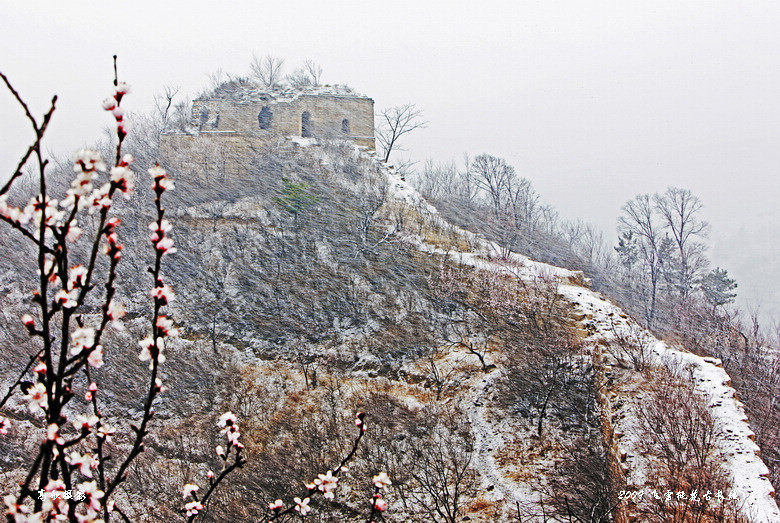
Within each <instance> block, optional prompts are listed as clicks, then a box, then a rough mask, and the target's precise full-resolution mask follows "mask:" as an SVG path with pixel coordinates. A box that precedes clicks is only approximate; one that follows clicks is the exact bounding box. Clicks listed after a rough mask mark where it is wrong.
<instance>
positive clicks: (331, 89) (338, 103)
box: [160, 82, 375, 188]
mask: <svg viewBox="0 0 780 523" xmlns="http://www.w3.org/2000/svg"><path fill="white" fill-rule="evenodd" d="M288 136H303V137H311V138H318V139H325V140H328V139H336V140H340V139H341V140H349V141H352V142H354V143H355V144H357V145H359V146H363V147H366V148H367V149H369V150H373V149H374V147H375V142H374V101H373V100H372V99H371V98H369V97H367V96H362V95H359V94H356V93H354V92H353V91H351V90H350V89H348V88H345V87H343V86H327V85H326V86H311V87H306V88H302V89H279V88H277V89H271V90H267V89H263V88H261V87H259V86H257V85H255V84H250V83H248V82H247V83H232V84H225V85H224V86H221V87H220V88H218V89H216V90H215V91H213V92H212V93H209V94H208V95H204V96H201V97H199V98H197V99H196V100H194V101H193V103H192V113H191V120H190V125H189V126H188V127H187V128H186V129H182V130H177V131H166V132H164V133H163V134H162V135H161V137H160V155H161V157H162V159H163V162H164V163H165V165H166V166H167V167H169V168H171V169H173V170H175V171H177V172H179V173H180V174H182V175H184V176H185V177H186V178H187V179H189V180H192V181H193V182H194V181H195V180H200V181H201V182H206V181H208V182H217V183H223V184H226V185H224V188H227V186H228V185H230V183H238V184H240V183H241V180H245V179H251V178H252V177H253V176H254V175H255V174H256V173H253V170H252V158H253V156H257V154H258V151H260V150H261V149H262V148H263V146H264V145H268V144H271V143H276V142H278V140H280V139H282V140H283V139H284V138H285V137H288Z"/></svg>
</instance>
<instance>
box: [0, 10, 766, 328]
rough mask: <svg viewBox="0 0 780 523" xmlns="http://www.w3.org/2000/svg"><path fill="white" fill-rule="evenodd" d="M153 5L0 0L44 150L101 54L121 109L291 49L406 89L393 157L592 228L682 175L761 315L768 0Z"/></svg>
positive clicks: (75, 139)
mask: <svg viewBox="0 0 780 523" xmlns="http://www.w3.org/2000/svg"><path fill="white" fill-rule="evenodd" d="M66 4H67V5H66ZM157 4H158V2H145V1H134V2H121V3H119V2H67V3H66V2H58V3H54V2H15V3H11V2H4V5H3V6H2V7H0V49H2V55H0V56H1V58H0V70H2V71H3V72H4V73H6V74H7V75H9V76H10V78H11V79H12V80H13V81H14V82H15V84H16V86H17V87H18V88H19V89H20V90H21V91H22V92H23V93H24V95H25V96H26V97H27V99H28V100H30V101H31V102H32V105H33V107H34V108H36V109H37V110H38V111H40V110H42V109H43V108H44V106H45V104H46V102H47V100H48V99H49V98H50V96H51V94H52V93H54V92H56V93H57V94H58V95H60V102H59V109H58V111H57V114H56V116H55V120H54V123H53V125H52V127H51V134H50V136H49V141H48V147H49V148H51V149H52V150H53V151H54V152H56V153H60V154H70V152H72V151H73V150H75V149H77V148H79V147H81V146H83V145H86V144H89V143H90V142H92V141H93V139H95V138H98V137H99V136H100V135H101V132H102V129H103V127H104V126H105V125H107V124H108V123H109V120H108V118H107V117H106V115H105V113H103V112H102V111H101V110H100V108H99V103H100V101H101V100H102V99H103V98H104V97H105V96H106V95H107V94H108V91H109V88H110V80H111V75H112V71H111V55H112V54H113V53H115V52H116V53H118V54H119V57H120V75H121V77H122V78H123V79H125V80H126V81H127V82H128V83H130V84H131V85H132V86H133V89H134V91H133V93H132V96H131V97H130V98H128V99H127V101H126V102H125V104H123V105H126V106H127V107H128V108H130V109H136V110H148V109H150V108H151V100H152V95H153V94H154V93H155V92H157V91H159V90H160V88H161V87H162V86H163V85H165V84H169V85H178V86H181V87H182V92H183V93H186V94H194V93H196V92H197V91H199V90H200V88H201V87H202V86H204V85H205V84H206V82H207V77H208V75H209V73H212V72H214V71H215V70H216V69H218V68H222V69H223V70H225V71H227V72H230V73H235V74H243V73H245V72H246V71H247V69H248V62H249V59H250V57H251V55H252V53H253V52H256V53H258V54H265V53H268V52H270V53H273V54H276V55H279V56H283V57H286V59H287V64H288V68H289V69H292V68H294V67H295V66H296V65H297V64H298V63H300V62H302V61H303V60H305V59H307V58H311V59H314V60H315V61H318V62H320V63H321V64H322V65H323V67H324V71H325V74H324V80H325V81H326V82H328V83H347V84H349V85H351V86H353V87H354V88H355V89H357V90H358V91H360V92H363V93H366V94H368V95H369V96H371V97H373V98H374V100H375V101H376V105H377V108H381V107H384V106H388V105H394V104H399V103H405V102H410V101H411V102H415V103H417V104H418V105H419V106H420V107H421V108H422V109H423V110H424V112H425V115H426V117H427V119H428V120H429V121H430V125H429V126H428V128H427V129H425V130H423V131H420V132H419V133H417V135H416V136H412V137H410V138H409V139H408V140H407V141H406V143H405V146H406V149H407V152H406V153H405V154H407V155H409V156H411V157H412V158H413V159H417V160H423V159H425V158H433V159H436V160H451V159H456V160H457V159H459V158H460V157H461V155H462V154H463V153H464V152H467V151H468V152H470V153H472V154H477V153H480V152H490V153H492V154H495V155H499V156H503V157H505V158H507V159H508V160H509V161H510V162H511V163H513V164H514V165H515V167H516V168H517V170H518V172H519V173H520V174H522V175H524V176H527V177H529V178H531V179H532V180H533V181H534V183H535V185H536V187H537V189H538V190H539V192H541V194H542V195H543V197H544V198H545V199H546V200H547V201H548V202H550V203H552V204H553V205H555V206H556V207H557V209H558V210H559V211H560V212H561V214H562V215H564V216H566V217H572V218H575V217H581V218H584V219H587V220H589V221H592V222H594V223H596V224H597V225H598V226H600V227H601V228H603V229H604V230H605V231H606V232H607V233H609V235H610V236H614V230H615V221H616V217H617V215H618V213H619V210H620V206H621V205H622V203H623V202H624V201H625V200H627V199H628V198H630V197H632V196H634V195H635V194H637V193H640V192H654V191H662V190H663V189H664V188H665V187H666V186H667V185H670V184H673V185H678V186H682V187H687V188H689V189H691V190H692V191H694V193H696V194H698V195H699V196H700V197H701V198H702V199H703V201H704V203H705V205H706V207H705V211H706V217H707V219H709V220H710V221H711V223H712V224H713V233H712V244H713V251H712V257H713V259H714V263H715V264H717V265H721V266H723V267H726V268H727V269H728V270H729V272H730V273H731V274H732V276H734V277H736V278H737V279H738V281H739V283H740V289H739V290H740V291H741V293H742V298H743V302H742V303H743V304H745V303H750V304H757V303H761V304H762V307H763V309H764V310H765V313H766V314H765V317H768V316H770V315H771V316H774V317H777V316H778V315H779V314H780V292H779V290H778V289H779V288H780V262H779V261H778V251H779V249H778V245H777V242H778V240H779V239H780V220H779V219H778V214H779V213H778V210H777V201H778V199H780V182H778V177H777V171H778V166H779V165H780V147H778V146H779V145H780V143H778V142H780V133H779V132H778V130H779V129H780V128H779V127H778V122H780V30H779V28H780V3H772V2H766V3H762V2H750V3H745V2H736V1H735V2H688V3H686V4H683V3H681V2H673V3H669V4H664V3H661V2H641V3H640V2H637V3H635V2H619V3H615V2H610V3H604V4H601V3H598V2H587V3H586V2H578V3H560V2H539V3H536V2H533V3H532V2H474V1H470V2H457V1H449V2H424V1H415V2H387V1H385V2H370V1H361V2H346V1H341V2H305V1H298V2H235V1H234V2H202V1H201V2H198V1H188V2H168V3H167V4H169V5H165V6H159V5H157ZM173 4H176V5H173ZM615 4H619V5H617V6H616V5H615ZM0 118H2V126H0V129H1V131H0V132H1V133H2V134H0V138H1V139H2V141H1V143H2V146H0V173H3V174H2V175H0V176H2V177H5V176H7V174H6V173H8V172H10V170H11V169H12V168H13V166H14V165H15V163H16V161H17V159H18V156H19V155H20V154H21V153H22V152H23V150H24V148H25V147H26V146H27V145H28V144H29V139H30V136H31V134H30V130H29V128H28V127H26V125H25V122H24V121H23V119H22V117H21V113H20V112H19V111H18V110H17V108H16V107H14V106H13V104H12V100H11V98H10V96H9V95H8V94H7V93H5V92H3V93H2V94H0Z"/></svg>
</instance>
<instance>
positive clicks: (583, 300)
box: [384, 166, 780, 523]
mask: <svg viewBox="0 0 780 523" xmlns="http://www.w3.org/2000/svg"><path fill="white" fill-rule="evenodd" d="M384 172H385V174H386V176H387V178H388V181H389V187H390V194H391V195H392V196H393V197H394V198H395V199H396V200H397V202H400V203H402V204H403V205H409V206H411V207H413V208H414V209H415V210H416V211H417V212H418V213H420V215H421V216H423V217H424V219H425V220H428V221H429V222H430V223H431V224H432V225H434V226H435V227H445V228H447V229H448V230H450V231H452V233H453V234H456V235H461V236H463V237H464V238H466V239H467V240H468V243H469V244H470V245H474V246H476V248H474V249H473V250H471V251H468V252H462V251H458V250H457V249H454V248H450V247H448V248H447V249H443V248H441V247H437V246H435V245H432V244H430V243H427V242H426V241H425V240H424V239H423V238H422V237H420V236H419V235H411V234H407V235H405V236H404V239H405V240H406V241H408V242H409V243H411V244H413V245H415V246H416V247H417V248H418V249H420V250H421V251H424V252H428V253H436V254H439V255H443V256H448V257H449V258H450V259H451V260H452V261H453V262H455V263H458V264H463V265H468V266H471V267H475V268H478V269H482V270H487V271H494V272H497V273H502V274H506V275H509V276H512V277H516V278H521V279H534V278H539V277H543V278H551V277H552V278H557V279H558V281H559V285H558V292H559V293H560V294H561V295H562V296H563V297H564V298H565V299H566V300H568V301H569V302H571V303H572V304H573V305H574V306H575V307H576V308H577V309H578V310H579V311H580V312H581V313H582V314H583V315H584V316H585V317H586V318H587V320H586V321H587V323H588V326H589V327H590V329H591V332H592V334H591V335H590V336H589V337H588V338H587V340H588V342H589V343H591V344H593V345H594V346H597V345H598V344H599V343H600V342H602V341H607V342H608V341H610V340H612V339H614V337H615V335H616V331H617V333H618V334H620V332H621V331H625V330H626V329H629V328H631V329H633V330H636V329H639V327H638V325H637V324H636V322H634V321H633V320H632V319H630V318H628V317H627V316H626V315H625V314H624V313H623V312H622V311H621V310H620V308H619V307H617V306H616V305H615V304H614V303H612V302H611V301H610V300H609V299H608V298H606V297H604V296H603V295H601V294H600V293H597V292H594V291H592V290H591V289H589V288H588V287H587V282H586V281H585V279H584V277H583V275H582V274H581V273H579V272H577V271H570V270H567V269H563V268H560V267H555V266H552V265H548V264H544V263H539V262H536V261H533V260H531V259H529V258H527V257H525V256H522V255H519V254H516V253H512V254H510V255H509V257H508V258H505V259H501V257H500V254H499V253H500V247H499V246H498V245H496V244H495V243H493V242H489V241H486V240H483V239H481V238H479V237H477V236H476V235H475V234H474V233H472V232H470V231H465V230H463V229H460V228H458V227H454V226H451V225H449V224H447V223H446V222H445V221H444V220H443V219H442V218H441V217H440V216H439V214H438V212H437V211H436V209H435V208H434V207H433V206H432V205H430V204H429V203H428V202H427V201H426V200H425V199H424V198H423V197H422V196H421V195H420V194H419V193H418V192H417V191H416V190H415V189H414V188H413V187H412V186H411V185H410V184H409V183H407V182H405V181H404V180H402V179H401V178H400V177H398V176H397V175H396V174H394V172H393V168H392V167H391V166H390V167H387V168H385V169H384ZM642 339H643V341H644V344H645V346H644V347H643V350H644V351H646V354H647V358H648V363H649V364H651V365H657V366H663V367H666V368H668V369H670V370H671V371H673V372H675V373H677V374H678V375H682V376H685V377H687V378H688V380H689V384H690V387H691V388H693V389H694V390H695V391H696V393H697V394H699V395H700V396H701V398H703V400H704V401H705V402H706V403H707V405H708V407H709V409H710V413H711V416H712V419H713V422H714V424H715V427H714V431H715V447H716V449H717V453H718V454H719V456H720V458H721V459H722V460H723V463H724V464H725V469H726V470H727V471H728V475H729V480H730V487H731V492H729V493H728V494H725V493H724V495H730V496H732V497H733V498H734V499H736V500H737V505H738V506H739V507H740V511H741V513H742V515H743V516H744V517H745V518H746V519H747V520H748V521H754V522H767V523H769V522H775V521H780V510H778V505H777V502H776V501H775V492H774V488H773V487H772V485H771V483H770V482H769V480H768V479H767V476H768V473H769V471H768V469H767V467H766V465H765V464H764V463H763V461H762V460H761V457H760V455H759V448H758V446H757V445H756V443H755V442H754V441H753V436H754V434H753V432H752V430H751V429H750V427H749V425H748V423H747V416H746V414H745V410H744V408H743V405H742V403H741V402H740V401H739V399H738V398H737V395H736V392H735V390H734V389H733V388H732V387H730V386H729V383H730V379H729V377H728V375H727V374H726V372H725V370H724V369H723V368H722V366H721V364H720V361H718V360H717V359H714V358H706V357H701V356H697V355H695V354H692V353H690V352H687V351H685V350H684V348H682V347H679V348H676V347H670V346H668V345H667V344H666V343H665V342H663V341H660V340H658V339H657V338H655V337H654V336H653V335H652V334H650V333H648V332H646V331H642ZM485 379H486V380H487V379H489V377H486V378H485ZM483 382H484V380H483ZM480 386H481V387H483V386H484V384H482V385H480ZM639 408H641V405H640V406H639ZM618 410H620V409H618ZM616 413H618V412H613V414H616ZM618 414H619V413H618ZM632 416H633V414H632V412H631V410H630V409H629V408H628V403H625V404H624V407H623V410H622V415H620V416H617V418H619V419H621V420H622V422H619V423H618V425H617V427H616V429H617V430H616V431H615V432H616V433H615V436H614V437H615V442H614V443H615V444H616V446H617V448H618V449H619V452H620V453H621V454H622V455H623V459H624V464H623V468H624V473H625V476H626V479H627V490H629V489H630V490H642V489H653V488H659V487H658V486H657V485H654V484H653V483H652V473H653V470H652V464H651V463H649V462H648V460H646V459H642V456H641V451H640V449H639V448H638V442H639V441H640V440H642V438H643V437H644V435H643V434H641V433H637V432H636V424H632V423H631V418H632ZM491 437H494V436H484V438H487V439H489V438H491ZM489 446H492V447H495V446H496V445H495V444H493V445H489ZM632 458H635V459H632ZM482 459H483V462H484V463H486V464H487V465H486V466H489V464H490V463H491V459H490V456H488V457H483V458H482Z"/></svg>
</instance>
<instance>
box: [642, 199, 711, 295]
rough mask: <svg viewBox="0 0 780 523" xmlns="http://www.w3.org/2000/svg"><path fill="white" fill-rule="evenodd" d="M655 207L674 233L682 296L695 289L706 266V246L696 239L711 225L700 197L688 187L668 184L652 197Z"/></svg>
mask: <svg viewBox="0 0 780 523" xmlns="http://www.w3.org/2000/svg"><path fill="white" fill-rule="evenodd" d="M653 201H654V202H655V208H656V209H657V210H658V213H659V214H660V215H661V217H662V218H663V222H664V226H665V228H666V230H668V231H670V232H671V233H672V238H674V243H675V246H676V248H677V256H678V257H679V259H678V263H679V268H678V270H677V271H676V272H677V275H676V276H677V278H676V279H677V282H676V285H677V288H678V289H677V290H678V292H679V294H680V296H681V297H682V298H686V297H688V295H689V294H690V292H691V291H692V290H693V283H694V280H695V279H696V276H697V275H698V274H699V273H700V272H701V270H702V269H703V268H704V266H706V262H705V260H704V257H703V256H702V253H703V252H704V249H705V248H706V246H705V245H704V244H703V243H701V242H700V241H697V238H706V236H707V231H708V229H709V224H708V223H707V222H706V221H704V220H702V219H701V217H700V211H701V208H702V203H701V200H699V198H698V197H696V196H694V195H693V193H691V191H690V190H688V189H680V188H678V187H669V188H668V189H666V192H664V193H663V194H656V195H654V196H653Z"/></svg>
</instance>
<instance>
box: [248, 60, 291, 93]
mask: <svg viewBox="0 0 780 523" xmlns="http://www.w3.org/2000/svg"><path fill="white" fill-rule="evenodd" d="M283 67H284V59H283V58H277V57H276V56H273V55H270V54H267V55H265V56H263V57H262V58H260V57H258V56H256V55H252V61H251V62H250V63H249V68H250V70H251V72H252V75H253V76H254V77H255V78H257V79H258V80H260V83H261V84H263V85H264V86H265V87H267V88H269V89H273V88H274V87H276V86H277V84H278V83H279V81H280V80H281V79H282V70H283Z"/></svg>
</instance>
